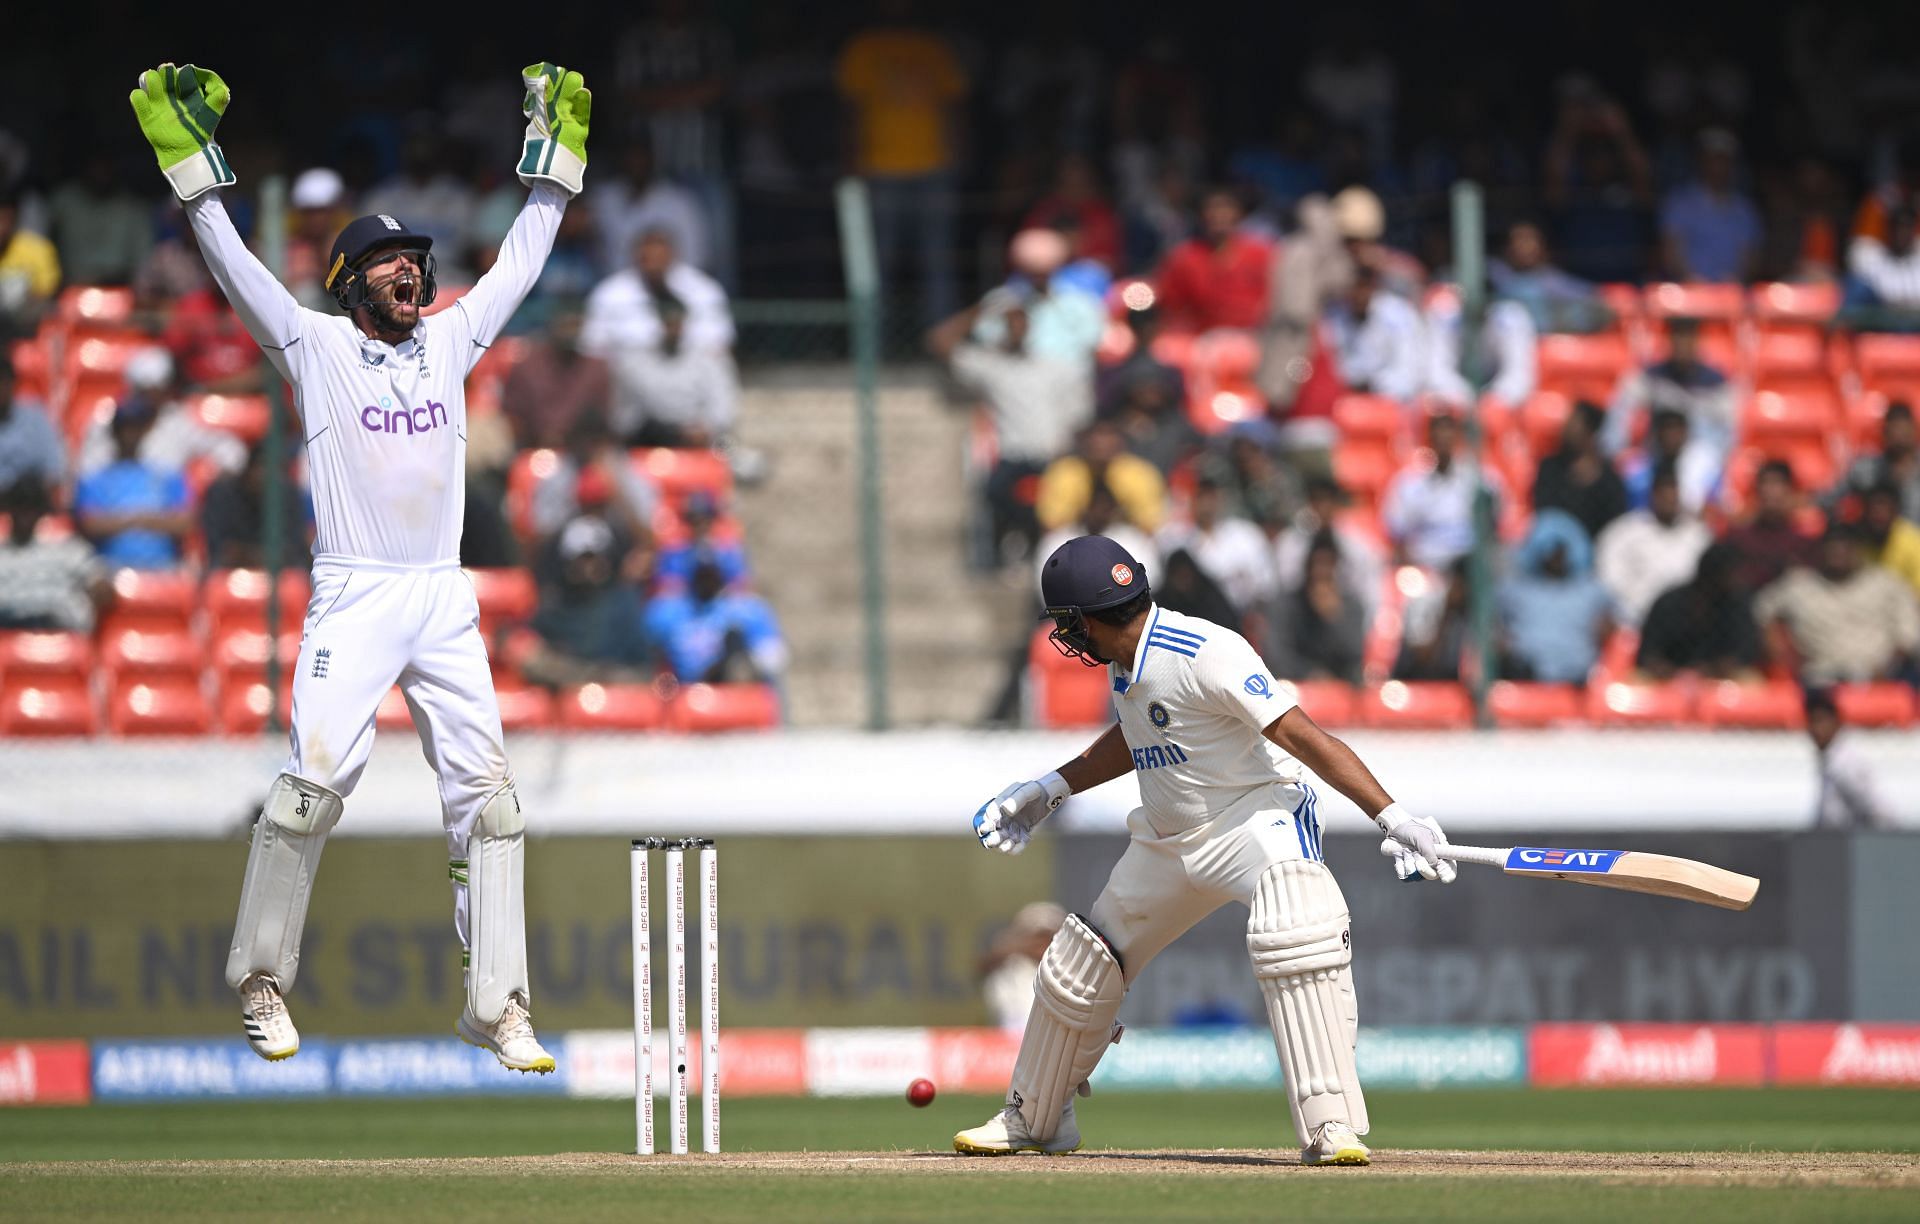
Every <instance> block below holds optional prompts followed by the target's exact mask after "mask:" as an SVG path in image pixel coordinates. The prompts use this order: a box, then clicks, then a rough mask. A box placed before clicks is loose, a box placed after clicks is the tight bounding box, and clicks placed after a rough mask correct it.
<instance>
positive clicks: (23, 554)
mask: <svg viewBox="0 0 1920 1224" xmlns="http://www.w3.org/2000/svg"><path fill="white" fill-rule="evenodd" d="M0 510H4V511H5V512H6V513H7V514H8V515H9V516H10V517H9V518H8V520H7V535H6V538H5V539H4V540H0V629H64V630H67V631H69V632H73V633H91V632H93V618H94V612H95V610H96V609H98V608H99V607H100V605H101V604H103V603H104V602H105V601H106V600H107V599H108V597H109V591H108V588H107V580H106V573H105V571H104V570H103V569H102V567H101V565H100V562H99V561H98V560H97V559H95V557H94V555H93V550H92V549H91V548H88V547H87V542H86V541H85V540H83V539H81V538H80V537H78V536H75V535H70V534H66V533H59V534H56V535H50V537H49V538H47V539H41V538H40V536H41V532H40V531H39V527H40V521H41V520H42V519H44V518H45V517H47V515H48V514H50V513H52V511H53V504H52V501H51V499H50V498H49V497H48V495H47V487H46V486H45V485H44V484H42V483H41V482H40V479H39V477H38V476H27V477H26V478H24V479H22V480H18V481H16V482H14V483H13V484H12V485H11V486H9V487H7V488H6V489H4V490H0Z"/></svg>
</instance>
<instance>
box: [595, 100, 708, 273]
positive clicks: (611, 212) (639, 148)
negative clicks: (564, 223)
mask: <svg viewBox="0 0 1920 1224" xmlns="http://www.w3.org/2000/svg"><path fill="white" fill-rule="evenodd" d="M657 170H658V167H657V166H656V165H655V164H654V160H653V141H652V140H651V139H650V138H648V137H647V136H646V135H645V134H644V133H642V134H639V135H636V136H635V137H633V138H632V139H631V140H629V141H628V142H627V145H626V148H625V150H624V151H623V155H622V159H621V166H620V170H619V172H618V173H617V174H616V175H614V176H609V177H606V178H597V179H595V181H594V184H593V187H592V188H591V189H590V190H589V191H588V192H587V212H588V214H589V215H590V216H591V217H592V218H593V226H594V229H595V230H597V231H598V233H599V237H600V242H601V244H602V254H601V257H600V260H601V268H602V269H603V270H604V271H606V272H614V271H617V270H619V268H620V267H621V266H622V264H624V263H625V262H626V260H627V258H628V253H629V252H630V251H632V250H633V244H634V243H635V242H637V241H639V238H640V235H642V234H644V233H647V232H649V231H658V232H659V233H663V234H665V235H666V236H667V237H668V238H669V239H670V240H671V241H672V243H673V249H674V250H676V251H678V252H679V253H680V257H681V258H682V259H685V260H686V261H687V262H688V263H690V264H692V265H693V266H694V267H696V268H699V269H701V270H702V271H709V272H710V271H712V267H711V265H710V264H709V262H708V261H709V259H710V258H711V252H710V248H709V246H708V242H707V230H708V226H707V217H706V214H705V212H704V211H703V210H702V209H701V207H700V197H699V196H697V195H695V194H694V193H693V192H691V191H689V190H688V189H686V188H685V187H682V186H680V184H678V183H675V182H673V181H672V180H670V179H665V178H662V177H660V175H659V174H658V173H657Z"/></svg>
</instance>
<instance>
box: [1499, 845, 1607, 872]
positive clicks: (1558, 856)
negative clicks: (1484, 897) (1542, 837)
mask: <svg viewBox="0 0 1920 1224" xmlns="http://www.w3.org/2000/svg"><path fill="white" fill-rule="evenodd" d="M1623 853H1625V851H1622V850H1554V849H1550V848H1548V847H1546V846H1517V847H1515V848H1514V851H1513V853H1512V854H1510V855H1508V856H1507V866H1509V867H1528V868H1532V869H1533V870H1535V871H1539V870H1542V869H1546V870H1551V871H1586V872H1593V873H1596V874H1604V873H1606V872H1607V871H1610V870H1612V868H1613V864H1614V860H1615V859H1618V858H1619V857H1620V856H1621V855H1622V854H1623Z"/></svg>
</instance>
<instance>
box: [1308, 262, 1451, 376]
mask: <svg viewBox="0 0 1920 1224" xmlns="http://www.w3.org/2000/svg"><path fill="white" fill-rule="evenodd" d="M1326 323H1327V327H1328V330H1329V331H1330V333H1331V334H1332V341H1333V345H1334V349H1335V354H1334V355H1335V360H1336V361H1337V363H1338V365H1339V369H1340V377H1341V379H1342V380H1343V381H1344V382H1345V383H1346V384H1347V386H1348V387H1350V388H1352V389H1353V390H1355V391H1370V392H1373V393H1374V394H1376V395H1384V396H1386V397H1388V398H1389V399H1395V400H1398V401H1400V402H1401V403H1402V404H1406V405H1412V403H1413V402H1414V400H1415V398H1416V397H1417V396H1419V394H1420V393H1421V392H1422V391H1424V390H1425V389H1426V387H1427V381H1428V376H1429V373H1430V368H1431V367H1430V364H1429V358H1428V356H1427V335H1426V324H1425V323H1424V322H1423V321H1422V320H1421V318H1420V311H1419V309H1418V308H1416V307H1415V306H1414V305H1413V303H1411V302H1409V301H1407V299H1405V298H1403V297H1399V296H1397V295H1395V294H1392V293H1388V292H1387V291H1386V290H1385V289H1383V288H1382V287H1381V283H1380V276H1379V273H1378V272H1376V271H1375V270H1374V269H1372V268H1371V267H1368V266H1366V265H1364V264H1363V265H1359V266H1357V267H1356V268H1355V269H1354V275H1353V284H1352V287H1351V288H1349V289H1348V290H1347V292H1346V294H1345V295H1344V296H1343V297H1341V298H1339V299H1337V300H1336V301H1335V302H1334V303H1333V305H1332V308H1331V309H1330V310H1329V311H1328V312H1327V316H1326Z"/></svg>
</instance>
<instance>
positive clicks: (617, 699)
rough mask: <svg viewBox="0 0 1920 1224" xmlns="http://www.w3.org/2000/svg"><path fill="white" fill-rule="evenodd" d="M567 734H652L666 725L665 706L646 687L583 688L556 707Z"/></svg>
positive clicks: (564, 695)
mask: <svg viewBox="0 0 1920 1224" xmlns="http://www.w3.org/2000/svg"><path fill="white" fill-rule="evenodd" d="M555 712H556V714H557V715H558V718H559V724H560V726H561V727H563V728H565V729H566V730H569V731H655V730H658V729H659V728H660V727H661V726H662V724H664V723H665V721H666V703H665V702H664V701H662V700H661V699H660V694H658V693H656V692H654V691H653V687H652V686H651V685H646V684H583V685H580V686H579V687H578V688H571V689H567V690H565V691H564V692H562V693H561V694H560V696H559V699H558V701H557V702H556V703H555Z"/></svg>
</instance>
